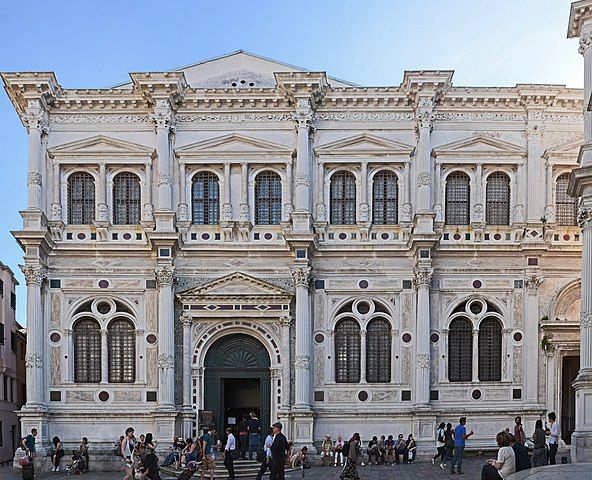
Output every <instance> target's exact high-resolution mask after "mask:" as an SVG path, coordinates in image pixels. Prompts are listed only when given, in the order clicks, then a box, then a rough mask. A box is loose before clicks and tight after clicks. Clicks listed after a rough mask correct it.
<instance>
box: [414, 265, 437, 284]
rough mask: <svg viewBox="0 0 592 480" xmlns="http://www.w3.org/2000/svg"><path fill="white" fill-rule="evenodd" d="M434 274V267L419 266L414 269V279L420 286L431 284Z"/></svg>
mask: <svg viewBox="0 0 592 480" xmlns="http://www.w3.org/2000/svg"><path fill="white" fill-rule="evenodd" d="M433 274H434V269H433V268H423V267H422V268H418V267H415V268H414V269H413V281H414V282H415V285H416V286H418V287H420V286H426V285H427V286H430V284H431V282H432V275H433Z"/></svg>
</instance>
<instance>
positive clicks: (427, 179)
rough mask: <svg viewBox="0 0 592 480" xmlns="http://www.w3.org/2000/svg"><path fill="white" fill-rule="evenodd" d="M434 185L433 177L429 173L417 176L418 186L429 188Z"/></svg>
mask: <svg viewBox="0 0 592 480" xmlns="http://www.w3.org/2000/svg"><path fill="white" fill-rule="evenodd" d="M431 184H432V176H431V175H430V173H429V172H419V173H418V174H417V186H418V187H429V186H430V185H431Z"/></svg>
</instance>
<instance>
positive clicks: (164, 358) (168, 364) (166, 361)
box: [158, 353, 175, 370]
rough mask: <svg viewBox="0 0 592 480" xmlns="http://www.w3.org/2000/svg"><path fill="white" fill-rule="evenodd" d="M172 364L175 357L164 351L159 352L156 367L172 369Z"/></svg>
mask: <svg viewBox="0 0 592 480" xmlns="http://www.w3.org/2000/svg"><path fill="white" fill-rule="evenodd" d="M174 365H175V359H174V358H173V356H172V355H167V354H166V353H161V354H160V355H158V368H163V369H165V370H169V369H172V368H173V366H174Z"/></svg>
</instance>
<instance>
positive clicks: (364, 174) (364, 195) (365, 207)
mask: <svg viewBox="0 0 592 480" xmlns="http://www.w3.org/2000/svg"><path fill="white" fill-rule="evenodd" d="M358 221H360V222H369V221H370V205H369V204H368V162H367V161H366V160H363V161H362V163H361V168H360V207H359V211H358Z"/></svg>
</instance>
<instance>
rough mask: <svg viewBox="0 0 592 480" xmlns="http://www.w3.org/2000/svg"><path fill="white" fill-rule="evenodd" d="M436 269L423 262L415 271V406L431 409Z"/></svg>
mask: <svg viewBox="0 0 592 480" xmlns="http://www.w3.org/2000/svg"><path fill="white" fill-rule="evenodd" d="M433 273H434V269H433V268H431V264H430V263H429V262H421V263H420V264H418V265H417V266H416V267H415V268H414V269H413V279H414V282H415V288H416V290H417V308H416V312H417V319H416V325H417V331H416V334H415V342H416V357H415V404H416V406H418V407H423V408H425V407H429V403H430V284H431V281H432V275H433Z"/></svg>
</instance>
